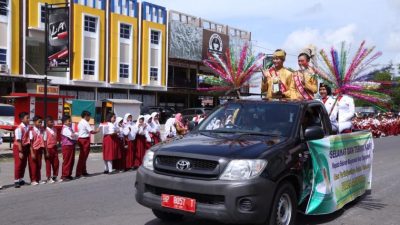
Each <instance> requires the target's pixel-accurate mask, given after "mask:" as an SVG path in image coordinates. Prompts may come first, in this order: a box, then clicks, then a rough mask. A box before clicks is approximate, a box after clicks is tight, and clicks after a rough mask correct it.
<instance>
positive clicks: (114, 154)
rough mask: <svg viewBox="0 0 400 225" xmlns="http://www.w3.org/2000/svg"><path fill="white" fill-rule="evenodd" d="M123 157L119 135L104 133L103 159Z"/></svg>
mask: <svg viewBox="0 0 400 225" xmlns="http://www.w3.org/2000/svg"><path fill="white" fill-rule="evenodd" d="M120 158H121V152H120V150H119V144H118V137H117V136H115V135H104V137H103V159H104V160H115V159H120Z"/></svg>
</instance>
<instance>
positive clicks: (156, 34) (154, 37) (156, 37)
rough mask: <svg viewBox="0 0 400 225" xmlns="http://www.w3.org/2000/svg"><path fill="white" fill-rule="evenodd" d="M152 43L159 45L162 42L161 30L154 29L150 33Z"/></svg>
mask: <svg viewBox="0 0 400 225" xmlns="http://www.w3.org/2000/svg"><path fill="white" fill-rule="evenodd" d="M150 40H151V43H152V44H154V45H158V44H159V43H160V31H155V30H152V31H151V33H150Z"/></svg>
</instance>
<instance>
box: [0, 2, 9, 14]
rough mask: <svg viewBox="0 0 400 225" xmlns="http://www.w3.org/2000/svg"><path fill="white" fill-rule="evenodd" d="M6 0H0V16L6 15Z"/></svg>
mask: <svg viewBox="0 0 400 225" xmlns="http://www.w3.org/2000/svg"><path fill="white" fill-rule="evenodd" d="M7 5H8V4H7V0H0V16H7V13H8V9H7Z"/></svg>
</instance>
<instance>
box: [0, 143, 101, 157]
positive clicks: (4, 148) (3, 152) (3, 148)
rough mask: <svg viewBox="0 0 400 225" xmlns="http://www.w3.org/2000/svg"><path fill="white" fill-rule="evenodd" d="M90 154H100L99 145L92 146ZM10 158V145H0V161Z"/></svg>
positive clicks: (11, 154)
mask: <svg viewBox="0 0 400 225" xmlns="http://www.w3.org/2000/svg"><path fill="white" fill-rule="evenodd" d="M58 152H59V153H60V154H61V147H59V148H58ZM90 152H95V153H97V152H102V147H101V145H92V146H91V148H90ZM76 153H79V148H78V147H76ZM12 158H13V151H12V148H10V143H3V144H2V145H0V161H1V160H6V159H12Z"/></svg>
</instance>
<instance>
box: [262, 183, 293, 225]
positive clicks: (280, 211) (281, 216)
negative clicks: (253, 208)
mask: <svg viewBox="0 0 400 225" xmlns="http://www.w3.org/2000/svg"><path fill="white" fill-rule="evenodd" d="M296 214H297V196H296V191H295V190H294V187H293V185H292V184H290V183H288V182H284V183H282V184H281V185H280V186H279V187H278V190H277V192H276V195H275V198H274V202H273V205H272V211H271V214H270V217H269V223H268V224H270V225H294V224H295V222H296Z"/></svg>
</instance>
